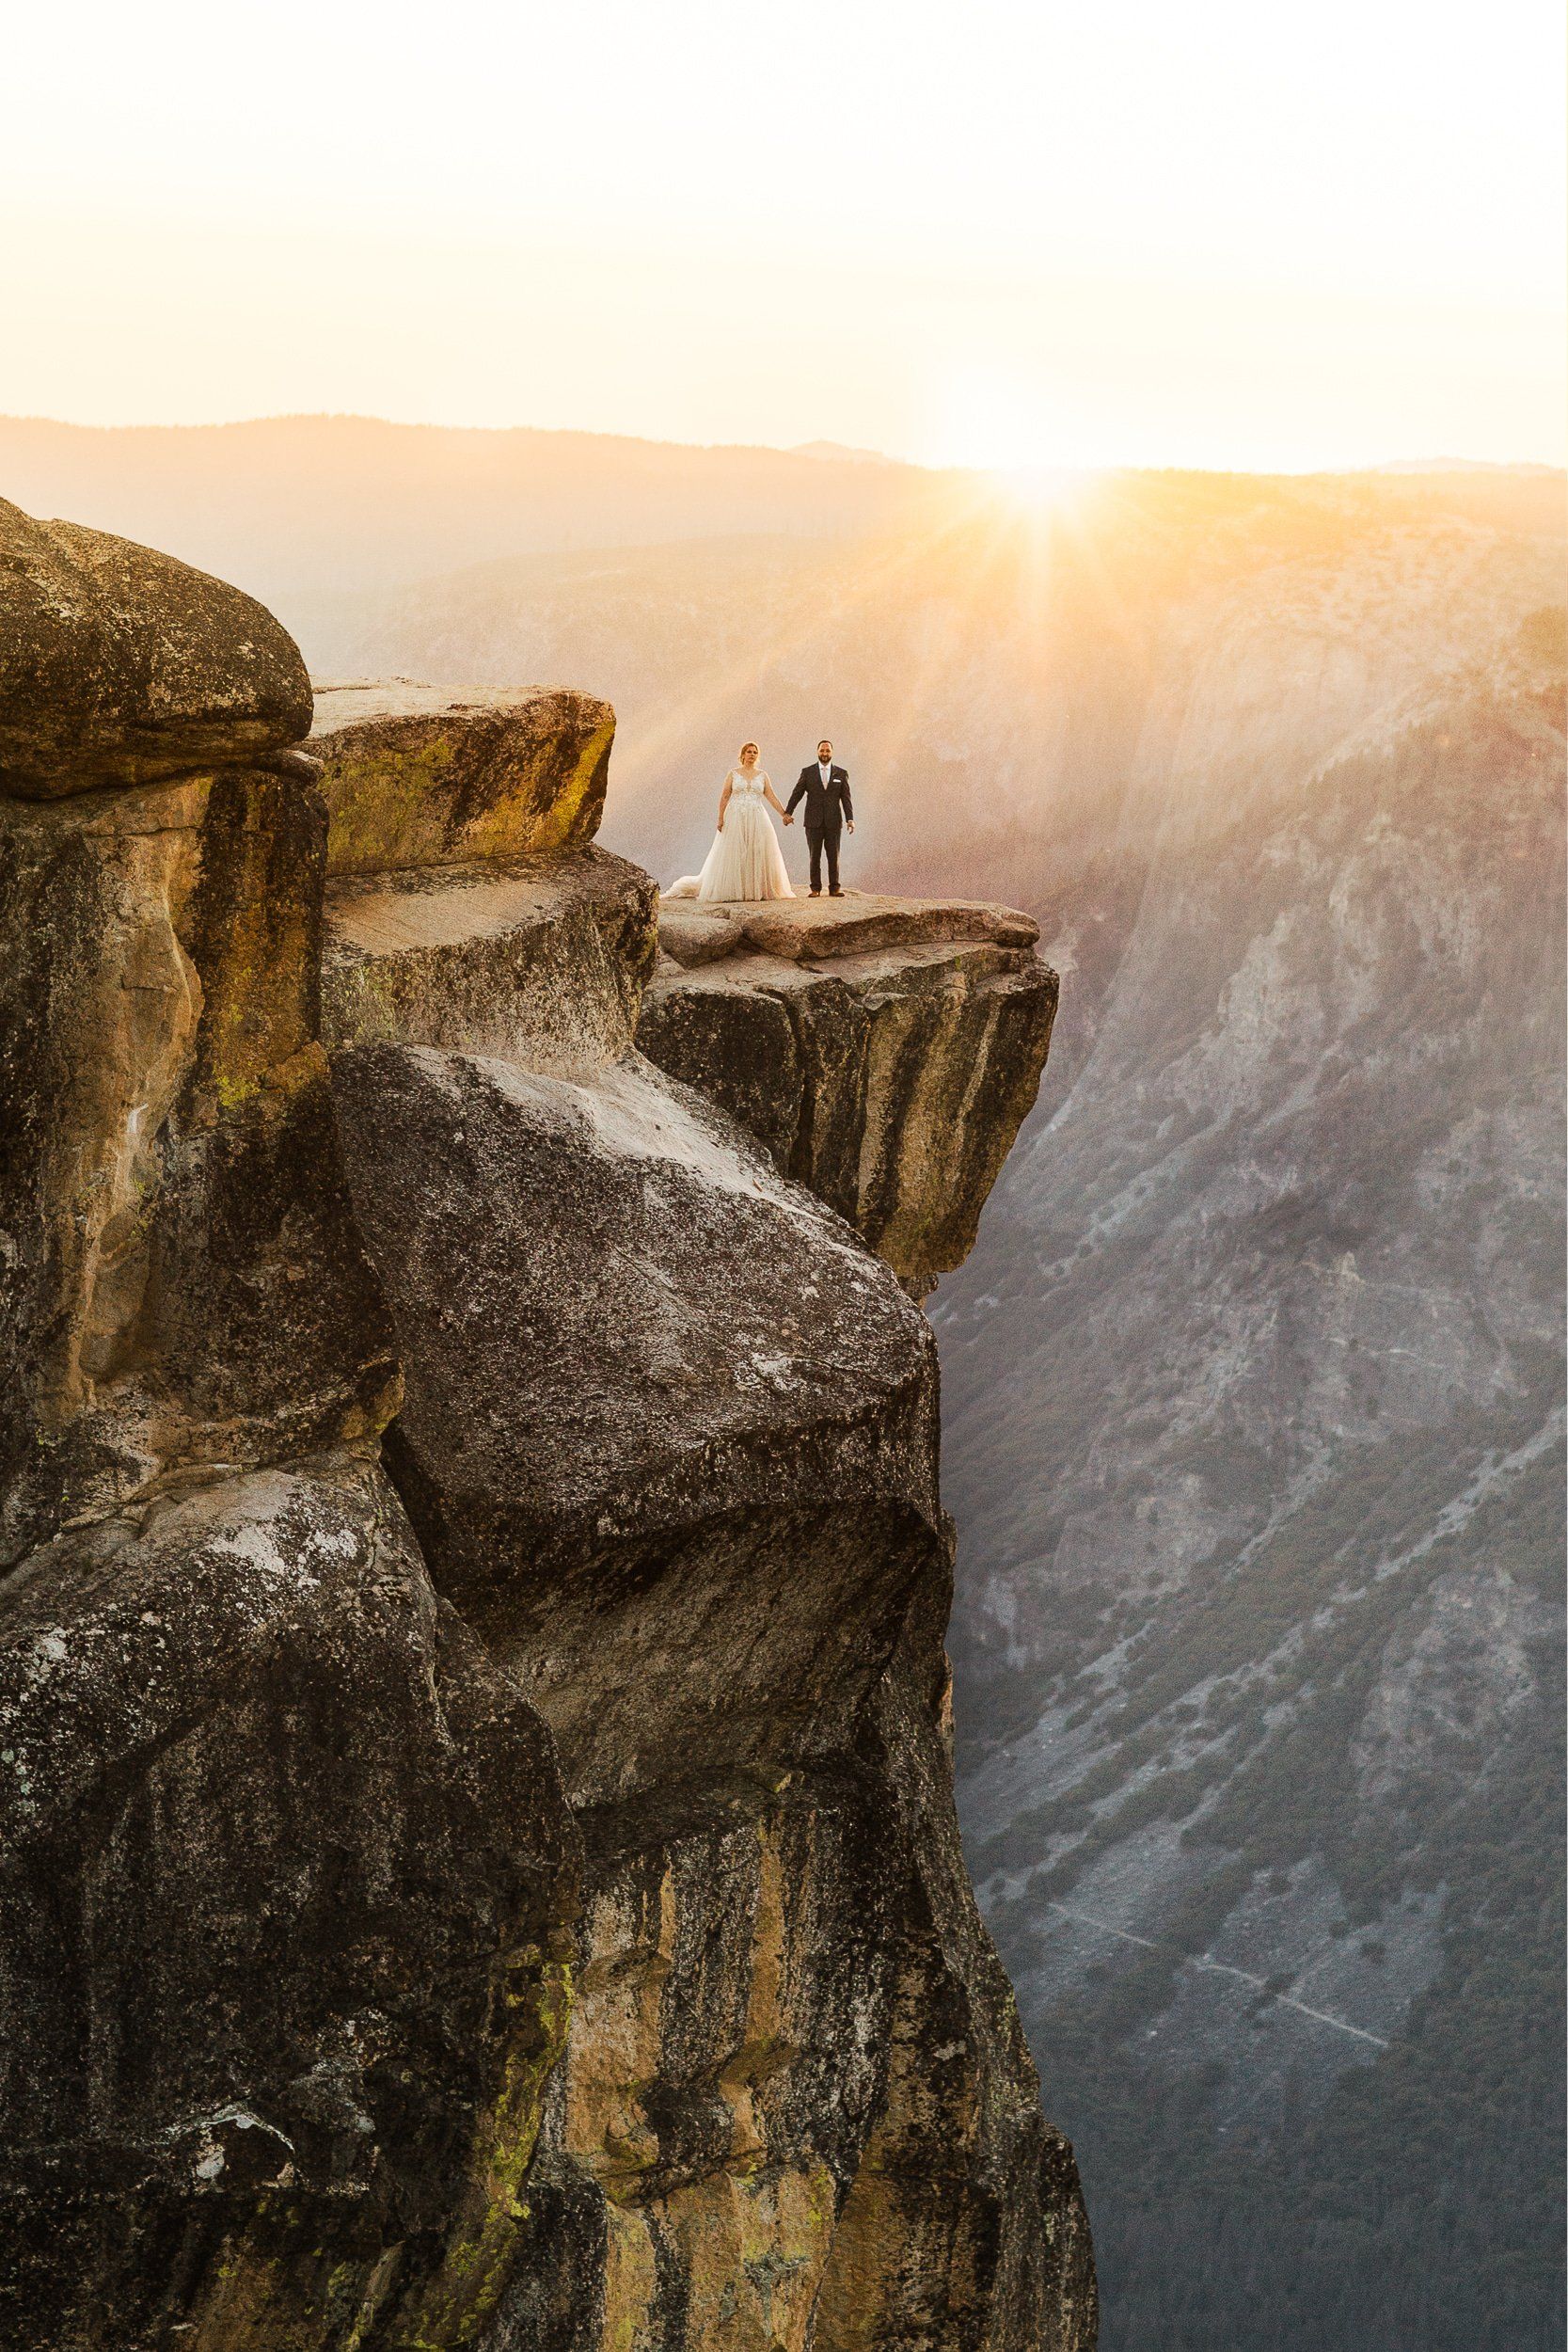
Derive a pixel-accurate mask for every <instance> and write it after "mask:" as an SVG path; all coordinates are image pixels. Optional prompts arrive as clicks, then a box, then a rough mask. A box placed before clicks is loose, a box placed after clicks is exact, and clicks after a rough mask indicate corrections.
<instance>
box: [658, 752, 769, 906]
mask: <svg viewBox="0 0 1568 2352" xmlns="http://www.w3.org/2000/svg"><path fill="white" fill-rule="evenodd" d="M728 783H729V787H730V802H729V806H728V807H727V808H726V809H725V811H724V821H723V824H722V825H721V828H720V830H719V831H718V832H717V833H716V834H714V836H713V847H712V849H711V850H709V851H708V853H707V861H706V863H705V866H704V867H703V870H702V872H701V873H700V874H683V875H682V876H681V879H680V881H679V882H675V883H673V884H672V886H671V888H670V889H668V890H667V891H666V892H665V894H664V896H665V897H666V898H794V896H795V893H794V890H793V889H792V888H791V886H790V880H789V869H788V867H787V866H785V864H784V851H783V850H781V849H780V847H779V836H778V834H776V833H775V832H774V830H773V819H772V818H771V817H769V815H768V803H767V802H766V801H765V800H764V799H763V792H764V789H765V788H766V787H767V784H768V778H767V777H766V776H765V775H764V774H763V773H762V771H761V770H760V769H758V770H757V771H756V772H755V773H754V774H753V775H750V776H749V775H747V774H746V772H745V771H744V770H743V769H740V768H732V769H731V770H730V772H729V777H728Z"/></svg>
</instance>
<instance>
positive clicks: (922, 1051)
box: [638, 898, 1057, 1298]
mask: <svg viewBox="0 0 1568 2352" xmlns="http://www.w3.org/2000/svg"><path fill="white" fill-rule="evenodd" d="M659 937H660V945H661V946H662V948H663V950H664V955H663V959H662V961H661V962H660V966H659V969H658V971H657V974H656V976H655V977H654V979H653V981H652V983H651V985H650V986H649V988H648V990H647V992H646V993H645V995H644V997H643V1000H642V1012H641V1020H640V1023H639V1025H638V1043H639V1045H640V1046H641V1049H642V1051H643V1052H644V1053H645V1054H647V1055H649V1056H650V1057H651V1058H652V1059H653V1060H655V1061H657V1063H658V1064H659V1065H660V1067H661V1068H663V1069H665V1070H668V1071H669V1072H671V1073H672V1074H673V1075H674V1076H676V1077H679V1078H684V1079H686V1080H687V1081H688V1082H689V1084H690V1085H692V1086H698V1087H701V1088H702V1089H704V1091H705V1093H708V1094H711V1095H712V1096H713V1098H714V1099H715V1101H716V1102H718V1103H720V1104H722V1105H723V1107H724V1109H725V1110H726V1111H728V1112H729V1113H730V1115H731V1117H732V1118H735V1119H738V1120H740V1121H741V1122H742V1123H743V1124H744V1125H745V1126H747V1127H749V1128H750V1129H751V1130H752V1134H753V1135H754V1136H757V1137H758V1138H759V1140H760V1141H761V1142H763V1143H764V1144H766V1145H767V1147H768V1151H769V1152H771V1154H772V1156H773V1158H774V1160H775V1162H776V1163H777V1165H778V1166H779V1167H780V1168H782V1169H784V1171H785V1172H786V1173H787V1174H789V1175H791V1176H793V1177H795V1178H797V1179H798V1181H799V1182H800V1183H801V1184H809V1185H810V1186H811V1188H812V1190H813V1191H814V1192H817V1193H820V1194H821V1196H822V1198H823V1199H824V1200H827V1201H829V1202H830V1203H831V1204H832V1207H833V1208H835V1209H836V1210H837V1211H838V1213H839V1215H840V1216H844V1217H847V1219H848V1220H849V1222H850V1223H851V1224H852V1225H854V1226H855V1227H856V1228H857V1230H858V1231H859V1232H861V1233H862V1234H863V1236H864V1238H865V1239H866V1240H867V1241H868V1242H869V1243H870V1244H871V1246H872V1248H874V1249H876V1250H878V1251H879V1254H880V1255H881V1256H882V1257H884V1258H885V1259H886V1260H887V1262H888V1263H889V1264H890V1265H891V1266H892V1267H893V1269H894V1271H895V1273H896V1274H897V1275H898V1276H899V1278H900V1279H902V1280H903V1282H904V1283H905V1285H906V1286H907V1288H908V1289H909V1290H910V1291H911V1293H912V1294H913V1295H914V1296H916V1297H917V1298H923V1297H924V1296H925V1295H926V1294H927V1291H929V1290H930V1289H931V1288H932V1287H933V1286H934V1284H935V1283H936V1281H937V1279H938V1278H939V1277H940V1276H941V1275H942V1274H945V1273H948V1272H950V1271H951V1269H952V1268H953V1267H954V1266H956V1265H959V1264H961V1263H962V1262H963V1260H964V1258H965V1257H967V1255H968V1254H969V1250H970V1248H971V1246H972V1244H973V1242H974V1233H975V1228H976V1226H977V1225H978V1223H979V1218H980V1212H981V1210H982V1209H983V1208H984V1206H985V1203H986V1200H987V1198H988V1196H989V1194H990V1188H991V1185H992V1184H994V1183H995V1181H996V1176H997V1172H998V1170H999V1169H1000V1168H1001V1166H1002V1163H1003V1161H1004V1160H1005V1159H1006V1155H1007V1152H1008V1151H1009V1150H1010V1149H1011V1146H1012V1141H1013V1137H1014V1136H1016V1135H1017V1133H1018V1130H1019V1127H1020V1125H1021V1124H1022V1120H1024V1118H1025V1117H1026V1116H1027V1114H1028V1112H1029V1110H1030V1108H1031V1106H1032V1105H1033V1103H1034V1100H1035V1095H1036V1092H1037V1089H1038V1086H1039V1076H1040V1071H1041V1068H1042V1067H1043V1065H1044V1061H1045V1056H1046V1051H1047V1048H1048V1046H1049V1044H1050V1041H1051V1025H1052V1022H1053V1018H1054V1015H1055V1009H1056V993H1057V991H1056V976H1055V974H1054V973H1053V972H1052V971H1050V970H1048V968H1047V967H1046V966H1045V965H1044V964H1043V963H1041V962H1040V961H1039V960H1038V958H1037V956H1036V955H1035V953H1034V943H1035V941H1036V939H1037V937H1038V931H1037V927H1036V925H1035V924H1034V923H1033V922H1031V921H1030V919H1029V917H1028V916H1027V915H1024V914H1014V913H1012V912H1011V911H1009V910H1008V909H1006V908H1001V907H986V906H942V905H933V904H931V903H929V902H927V901H924V900H919V899H907V898H906V899H898V898H847V899H845V900H844V901H842V902H834V901H831V900H830V901H817V902H815V903H814V902H812V901H811V900H800V901H797V903H796V904H795V905H793V906H784V907H782V908H777V907H771V906H770V907H767V908H763V909H759V910H756V911H752V910H749V909H746V908H743V907H733V908H732V907H721V908H716V909H714V910H713V911H712V912H709V911H708V910H707V909H704V910H702V911H701V912H698V911H697V910H695V909H692V908H690V907H689V905H688V904H686V903H685V902H682V901H679V900H677V901H674V902H673V903H672V904H671V905H669V906H666V907H665V908H663V909H662V910H661V913H660V932H659Z"/></svg>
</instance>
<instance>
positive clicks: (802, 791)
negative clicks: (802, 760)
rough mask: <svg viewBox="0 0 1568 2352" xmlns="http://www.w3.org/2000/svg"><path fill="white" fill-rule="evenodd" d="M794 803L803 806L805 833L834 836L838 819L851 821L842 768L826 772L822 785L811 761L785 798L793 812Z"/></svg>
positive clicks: (851, 806) (852, 814)
mask: <svg viewBox="0 0 1568 2352" xmlns="http://www.w3.org/2000/svg"><path fill="white" fill-rule="evenodd" d="M798 801H804V802H805V804H806V831H807V832H808V833H836V832H837V831H838V827H839V822H840V818H841V817H847V818H848V819H849V821H850V823H851V824H853V823H854V821H855V804H854V803H853V802H852V801H851V800H850V798H849V779H848V777H847V775H846V774H845V772H844V771H843V769H842V768H830V769H829V771H828V781H827V783H826V784H825V785H824V783H823V781H822V771H821V768H820V767H819V766H818V765H817V762H816V760H815V759H814V760H813V761H812V763H811V765H810V767H809V768H802V769H801V771H800V783H799V784H798V785H797V786H796V787H795V789H794V791H793V792H792V793H791V794H790V796H789V805H790V807H791V808H793V807H794V806H795V804H796V803H797V802H798Z"/></svg>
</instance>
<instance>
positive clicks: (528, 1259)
mask: <svg viewBox="0 0 1568 2352" xmlns="http://www.w3.org/2000/svg"><path fill="white" fill-rule="evenodd" d="M334 1085H335V1088H336V1091H337V1099H338V1106H339V1116H340V1121H341V1130H342V1135H343V1144H344V1151H345V1154H346V1160H347V1166H348V1170H349V1177H350V1182H351V1184H352V1186H353V1191H354V1198H355V1202H356V1208H357V1211H358V1214H359V1219H360V1223H361V1226H362V1229H363V1231H364V1232H365V1235H366V1238H367V1241H368V1243H369V1246H370V1248H371V1249H372V1253H373V1255H374V1259H375V1263H376V1266H377V1270H378V1271H379V1273H380V1275H381V1278H382V1280H383V1282H384V1283H385V1285H386V1286H387V1293H388V1300H389V1302H390V1305H391V1308H392V1311H393V1315H394V1317H395V1319H396V1323H397V1328H398V1333H399V1343H400V1347H401V1348H402V1350H403V1352H404V1366H405V1375H406V1381H407V1388H406V1392H405V1396H404V1406H403V1408H402V1410H401V1412H400V1414H399V1416H398V1420H397V1422H396V1424H395V1427H394V1429H393V1431H392V1432H391V1434H390V1438H389V1440H388V1442H389V1447H390V1455H389V1458H390V1459H391V1460H392V1462H393V1463H394V1465H395V1470H396V1476H397V1478H398V1481H399V1485H400V1487H401V1489H402V1491H403V1493H404V1498H405V1500H406V1501H407V1502H408V1504H409V1507H410V1509H411V1511H412V1514H413V1517H414V1519H415V1523H416V1525H417V1527H418V1528H419V1530H420V1539H421V1542H422V1543H423V1545H424V1547H425V1552H426V1557H427V1558H428V1559H429V1560H430V1561H431V1563H432V1566H433V1570H434V1572H435V1574H436V1579H437V1581H438V1582H439V1584H440V1587H441V1589H442V1590H443V1591H444V1592H446V1593H448V1594H449V1595H450V1596H451V1597H452V1598H453V1599H454V1600H455V1601H456V1602H457V1603H458V1605H459V1606H460V1607H461V1608H462V1610H463V1611H464V1613H465V1615H466V1616H467V1617H468V1619H469V1620H470V1622H472V1623H473V1624H475V1625H477V1626H478V1627H480V1628H481V1629H483V1632H484V1634H485V1636H486V1638H487V1639H488V1640H489V1641H490V1643H491V1644H492V1645H493V1646H494V1647H495V1648H496V1650H497V1652H498V1654H499V1656H501V1657H503V1658H507V1659H515V1660H516V1661H519V1664H520V1665H521V1666H522V1667H523V1668H524V1669H526V1679H527V1687H528V1689H529V1691H530V1692H531V1696H532V1697H533V1700H534V1703H535V1705H537V1706H538V1707H539V1708H541V1709H542V1710H543V1711H544V1713H545V1714H546V1716H547V1717H548V1719H549V1721H550V1723H551V1724H552V1725H553V1727H554V1729H555V1731H556V1735H557V1738H558V1740H560V1742H561V1746H562V1761H563V1765H564V1768H565V1771H566V1773H567V1778H568V1784H569V1786H570V1787H571V1788H572V1791H573V1795H574V1799H575V1801H577V1802H578V1803H579V1804H602V1803H606V1802H610V1801H611V1800H618V1799H620V1798H622V1797H624V1796H626V1794H627V1793H628V1792H630V1791H632V1790H634V1789H637V1788H646V1787H650V1786H655V1785H657V1784H659V1783H661V1782H668V1781H671V1780H682V1779H685V1780H689V1781H701V1780H706V1781H708V1782H710V1783H718V1782H719V1781H720V1780H721V1779H722V1777H723V1776H725V1775H726V1774H729V1773H732V1772H736V1771H738V1770H745V1771H753V1770H754V1771H761V1772H767V1771H770V1770H773V1769H776V1768H777V1769H784V1768H787V1766H788V1765H789V1764H790V1763H791V1762H794V1761H797V1760H799V1759H800V1757H801V1756H804V1755H806V1754H808V1753H815V1752H816V1751H818V1750H821V1749H823V1748H824V1747H831V1746H832V1745H833V1744H834V1743H835V1741H836V1740H840V1739H841V1738H842V1736H843V1716H844V1709H845V1708H846V1707H847V1706H848V1705H850V1704H852V1703H853V1701H854V1700H855V1699H856V1698H857V1697H859V1696H861V1695H863V1692H864V1691H865V1690H866V1688H868V1687H869V1684H870V1683H871V1682H872V1681H874V1680H875V1678H876V1677H877V1676H878V1675H879V1673H880V1672H881V1669H882V1667H883V1665H884V1664H885V1662H886V1661H887V1658H888V1656H889V1655H890V1654H891V1651H892V1647H893V1645H894V1642H895V1639H896V1635H897V1630H898V1627H899V1625H900V1623H901V1622H902V1615H903V1612H904V1610H905V1608H906V1607H907V1606H908V1603H909V1598H910V1595H911V1592H912V1591H913V1590H914V1589H915V1588H916V1586H917V1585H918V1584H919V1582H920V1581H921V1580H922V1579H923V1578H927V1577H936V1578H938V1579H939V1580H943V1581H944V1579H945V1548H944V1547H945V1538H944V1535H943V1533H942V1523H941V1518H940V1508H939V1504H938V1502H937V1493H936V1443H937V1419H936V1352H935V1346H934V1343H933V1340H932V1336H931V1333H930V1331H929V1329H928V1327H927V1324H926V1321H925V1318H924V1317H923V1316H922V1315H921V1314H919V1313H918V1311H916V1310H915V1309H914V1308H912V1307H911V1305H910V1304H909V1302H908V1301H907V1300H906V1299H905V1298H904V1297H903V1296H902V1295H901V1294H900V1293H899V1291H898V1289H897V1286H896V1285H895V1283H894V1282H893V1281H891V1280H890V1279H888V1277H887V1275H886V1274H885V1272H884V1271H883V1269H882V1268H881V1267H879V1265H878V1264H877V1263H876V1261H875V1260H874V1259H872V1258H869V1257H868V1256H867V1255H866V1254H865V1252H864V1251H863V1249H862V1248H860V1246H859V1244H858V1243H857V1241H856V1239H855V1237H854V1235H853V1234H852V1233H851V1232H849V1231H848V1229H847V1227H845V1226H843V1225H841V1224H840V1223H839V1221H838V1220H837V1219H836V1218H835V1217H833V1216H830V1215H829V1214H827V1213H826V1212H824V1211H823V1210H822V1209H820V1208H819V1207H818V1205H817V1204H816V1202H815V1201H814V1200H812V1199H811V1197H810V1196H809V1195H808V1194H806V1193H803V1192H801V1191H800V1190H799V1189H798V1188H797V1187H795V1186H793V1185H790V1184H785V1183H784V1182H783V1181H782V1180H781V1179H780V1177H779V1176H778V1174H777V1172H776V1170H775V1169H774V1168H772V1166H771V1165H770V1164H769V1162H768V1160H767V1158H766V1157H765V1155H764V1154H763V1153H762V1152H760V1151H758V1150H757V1149H756V1148H755V1147H754V1146H752V1145H751V1144H750V1143H749V1139H748V1138H746V1137H745V1136H742V1135H740V1134H739V1133H737V1131H736V1130H735V1129H734V1128H733V1127H731V1126H730V1125H729V1124H728V1122H727V1121H724V1120H721V1119H720V1118H719V1117H718V1116H717V1115H716V1114H714V1113H713V1112H712V1111H710V1110H709V1109H708V1108H707V1107H706V1106H705V1104H704V1103H703V1102H702V1100H701V1098H699V1097H695V1096H693V1095H691V1094H690V1093H689V1092H688V1091H687V1090H686V1089H681V1088H678V1087H674V1086H672V1085H671V1084H670V1082H669V1081H668V1080H667V1079H664V1078H663V1077H661V1076H660V1075H659V1073H657V1072H655V1071H653V1070H651V1069H649V1068H647V1066H646V1065H640V1064H638V1063H637V1062H635V1061H631V1062H627V1063H625V1064H622V1065H619V1066H617V1067H614V1068H611V1069H610V1070H608V1071H606V1072H604V1073H602V1074H601V1075H600V1077H599V1078H598V1079H597V1080H596V1081H595V1082H594V1084H593V1085H591V1086H584V1085H577V1084H573V1083H571V1082H569V1081H565V1080H562V1079H559V1078H554V1077H550V1076H546V1075H543V1074H540V1073H534V1072H530V1071H525V1070H522V1069H520V1068H518V1067H517V1066H516V1065H515V1064H512V1063H508V1062H504V1061H497V1060H489V1059H483V1058H481V1057H470V1056H463V1055H443V1054H438V1053H436V1052H433V1051H430V1050H427V1049H417V1048H416V1049H397V1048H392V1047H380V1048H376V1047H366V1048H362V1049H359V1050H356V1051H353V1052H349V1053H345V1054H341V1055H340V1056H339V1057H337V1060H336V1063H335V1068H334Z"/></svg>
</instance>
